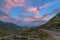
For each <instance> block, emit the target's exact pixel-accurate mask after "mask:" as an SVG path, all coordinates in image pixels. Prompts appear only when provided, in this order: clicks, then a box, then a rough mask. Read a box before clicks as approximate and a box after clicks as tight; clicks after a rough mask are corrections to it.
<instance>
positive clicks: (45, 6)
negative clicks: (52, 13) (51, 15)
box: [39, 3, 51, 9]
mask: <svg viewBox="0 0 60 40" xmlns="http://www.w3.org/2000/svg"><path fill="white" fill-rule="evenodd" d="M50 5H51V3H47V4H44V5H42V6H40V7H39V8H40V9H42V8H47V7H49V6H50Z"/></svg>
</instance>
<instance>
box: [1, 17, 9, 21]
mask: <svg viewBox="0 0 60 40" xmlns="http://www.w3.org/2000/svg"><path fill="white" fill-rule="evenodd" d="M0 18H1V19H2V20H4V21H6V20H8V17H7V16H2V17H0Z"/></svg>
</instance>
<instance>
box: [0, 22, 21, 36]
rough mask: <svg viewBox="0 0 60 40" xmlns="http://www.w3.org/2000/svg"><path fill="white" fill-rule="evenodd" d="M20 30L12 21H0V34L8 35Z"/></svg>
mask: <svg viewBox="0 0 60 40" xmlns="http://www.w3.org/2000/svg"><path fill="white" fill-rule="evenodd" d="M20 30H21V28H20V27H19V26H17V25H15V24H13V23H7V22H2V21H0V36H4V35H8V34H11V33H14V32H16V31H20Z"/></svg>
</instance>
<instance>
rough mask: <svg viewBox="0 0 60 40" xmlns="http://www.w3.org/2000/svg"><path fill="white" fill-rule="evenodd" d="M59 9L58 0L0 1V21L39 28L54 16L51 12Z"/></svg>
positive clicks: (59, 3) (59, 2)
mask: <svg viewBox="0 0 60 40" xmlns="http://www.w3.org/2000/svg"><path fill="white" fill-rule="evenodd" d="M59 7H60V0H0V20H1V21H4V22H11V23H14V24H16V25H19V26H29V27H31V26H39V25H41V24H43V23H45V22H47V21H48V20H50V19H51V18H52V17H53V16H54V15H56V12H55V13H54V12H53V11H55V10H56V9H57V8H59ZM57 12H58V11H57Z"/></svg>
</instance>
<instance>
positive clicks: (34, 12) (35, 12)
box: [27, 7, 39, 17]
mask: <svg viewBox="0 0 60 40" xmlns="http://www.w3.org/2000/svg"><path fill="white" fill-rule="evenodd" d="M27 11H29V12H32V13H33V15H34V16H36V17H37V16H38V15H39V11H38V9H37V7H28V8H27Z"/></svg>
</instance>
